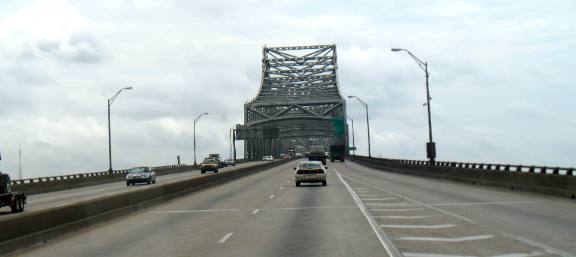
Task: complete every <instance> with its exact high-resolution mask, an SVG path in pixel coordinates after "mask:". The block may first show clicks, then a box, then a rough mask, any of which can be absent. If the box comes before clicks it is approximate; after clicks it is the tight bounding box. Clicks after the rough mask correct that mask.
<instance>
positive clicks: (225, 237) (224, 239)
mask: <svg viewBox="0 0 576 257" xmlns="http://www.w3.org/2000/svg"><path fill="white" fill-rule="evenodd" d="M232 235H234V233H232V232H230V233H228V234H226V235H225V236H224V237H222V238H221V239H220V240H218V243H221V244H223V243H226V240H228V238H230V237H231V236H232Z"/></svg>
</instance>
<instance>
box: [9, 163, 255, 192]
mask: <svg viewBox="0 0 576 257" xmlns="http://www.w3.org/2000/svg"><path fill="white" fill-rule="evenodd" d="M246 162H247V161H245V160H243V159H238V160H237V162H236V163H237V164H240V163H246ZM152 168H153V169H154V170H155V171H156V173H157V174H158V175H159V176H162V175H168V174H174V173H180V172H186V171H192V170H197V169H199V167H198V166H194V165H166V166H157V167H152ZM126 172H128V170H115V171H114V172H113V173H108V172H107V171H100V172H90V173H78V174H70V175H61V176H52V177H42V178H30V179H22V180H12V182H11V184H12V190H13V191H17V192H23V193H26V194H28V195H31V194H42V193H47V192H53V191H60V190H67V189H73V188H80V187H86V186H93V185H99V184H105V183H111V182H116V181H121V180H124V179H125V176H126Z"/></svg>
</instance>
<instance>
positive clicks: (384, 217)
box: [374, 215, 436, 219]
mask: <svg viewBox="0 0 576 257" xmlns="http://www.w3.org/2000/svg"><path fill="white" fill-rule="evenodd" d="M432 217H436V216H432V215H427V216H374V218H379V219H426V218H432Z"/></svg>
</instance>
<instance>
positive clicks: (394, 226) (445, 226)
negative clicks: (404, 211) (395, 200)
mask: <svg viewBox="0 0 576 257" xmlns="http://www.w3.org/2000/svg"><path fill="white" fill-rule="evenodd" d="M455 226H456V225H454V224H439V225H398V224H380V227H381V228H421V229H438V228H452V227H455Z"/></svg>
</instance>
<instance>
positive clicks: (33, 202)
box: [0, 162, 262, 220]
mask: <svg viewBox="0 0 576 257" xmlns="http://www.w3.org/2000/svg"><path fill="white" fill-rule="evenodd" d="M260 163H262V162H249V163H242V164H237V165H236V166H229V167H226V168H221V169H220V172H226V171H229V170H233V169H235V168H237V167H246V166H250V165H257V164H260ZM207 174H211V172H210V171H209V172H207V173H206V174H200V170H190V171H185V172H179V173H174V174H168V175H162V176H158V177H157V178H156V184H151V185H147V184H146V183H140V184H136V185H134V186H130V187H128V186H126V181H124V180H122V181H118V182H111V183H105V184H98V185H93V186H86V187H80V188H74V189H69V190H61V191H54V192H48V193H43V194H33V195H29V196H28V199H27V204H26V205H25V212H23V213H27V212H31V211H38V210H43V209H48V208H52V207H59V206H64V205H68V204H73V203H77V202H81V201H86V200H90V199H96V198H98V197H103V196H108V195H113V194H118V193H122V192H127V191H131V190H145V189H146V188H149V187H154V186H158V185H162V184H164V183H170V182H174V181H178V180H182V179H188V178H192V177H197V176H202V175H207ZM23 213H11V211H10V208H8V207H4V208H1V209H0V220H1V219H3V218H4V219H5V218H9V217H13V216H15V215H22V214H23Z"/></svg>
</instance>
